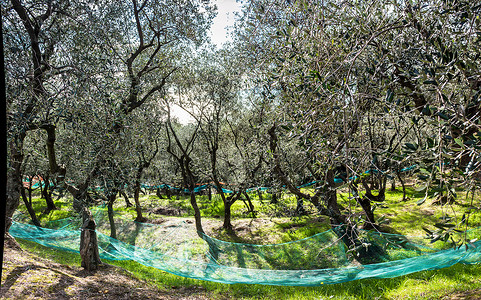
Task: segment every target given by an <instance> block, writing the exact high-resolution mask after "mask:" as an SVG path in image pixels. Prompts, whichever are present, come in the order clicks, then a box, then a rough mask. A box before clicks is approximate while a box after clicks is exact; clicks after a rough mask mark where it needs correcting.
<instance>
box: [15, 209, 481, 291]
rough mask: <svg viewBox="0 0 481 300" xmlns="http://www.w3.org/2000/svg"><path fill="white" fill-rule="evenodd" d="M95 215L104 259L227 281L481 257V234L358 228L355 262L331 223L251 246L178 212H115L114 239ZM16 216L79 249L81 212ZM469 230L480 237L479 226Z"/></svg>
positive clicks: (279, 279) (56, 242)
mask: <svg viewBox="0 0 481 300" xmlns="http://www.w3.org/2000/svg"><path fill="white" fill-rule="evenodd" d="M94 217H95V220H96V223H97V224H98V226H97V233H98V243H99V251H100V257H101V258H102V259H107V260H132V261H136V262H138V263H140V264H143V265H146V266H150V267H154V268H157V269H160V270H163V271H166V272H169V273H172V274H175V275H179V276H183V277H188V278H194V279H201V280H209V281H216V282H222V283H229V284H230V283H248V284H266V285H286V286H318V285H322V284H333V283H340V282H346V281H352V280H358V279H363V278H390V277H397V276H401V275H406V274H410V273H413V272H418V271H423V270H434V269H441V268H445V267H449V266H452V265H454V264H456V263H464V264H474V263H479V262H481V241H477V242H474V243H471V244H469V246H468V247H464V246H463V247H453V246H451V245H449V244H448V243H444V242H442V241H437V242H436V243H433V244H429V241H426V239H424V238H422V237H406V236H403V235H397V234H386V233H379V232H372V231H361V232H360V237H359V238H360V240H361V241H362V243H363V244H362V247H368V248H369V249H370V257H369V259H368V260H365V259H364V260H363V261H362V263H360V262H359V260H358V259H356V255H355V253H356V252H355V251H354V252H353V251H350V250H349V249H347V248H346V246H345V245H344V243H343V242H342V240H341V239H340V238H339V235H338V234H336V233H335V232H334V231H333V230H328V231H325V232H322V233H319V234H316V235H314V236H311V237H308V238H305V239H301V240H298V241H293V242H289V243H282V244H273V245H254V244H242V243H232V242H225V241H221V240H218V239H215V238H212V237H209V236H207V235H203V234H198V233H197V232H196V230H195V226H194V225H193V224H192V223H190V222H188V221H183V220H179V219H168V220H165V221H164V222H163V223H162V224H149V223H138V222H134V221H131V220H128V219H125V218H123V217H122V216H120V215H117V216H116V219H115V226H116V231H117V239H113V238H111V237H109V236H108V233H109V232H110V225H109V222H108V217H107V210H106V209H105V208H97V209H95V210H94ZM16 220H17V221H16V222H14V223H13V225H12V227H11V229H10V234H11V235H13V236H14V237H15V238H21V239H26V240H30V241H33V242H36V243H39V244H42V245H44V246H47V247H51V248H56V249H60V250H67V251H72V252H78V251H79V244H80V227H81V220H80V219H75V218H68V219H62V220H58V221H54V222H50V223H49V224H47V226H46V227H47V228H40V227H36V226H33V225H28V224H25V223H21V221H22V215H17V217H16ZM24 220H26V217H25V219H24ZM467 235H468V236H467V238H468V239H475V238H478V237H479V236H480V235H481V228H477V229H472V230H470V231H468V232H467Z"/></svg>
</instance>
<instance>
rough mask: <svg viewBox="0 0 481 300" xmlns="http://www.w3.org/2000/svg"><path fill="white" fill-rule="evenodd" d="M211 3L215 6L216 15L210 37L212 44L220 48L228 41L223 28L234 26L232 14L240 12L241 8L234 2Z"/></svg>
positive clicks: (228, 0) (233, 0) (231, 0)
mask: <svg viewBox="0 0 481 300" xmlns="http://www.w3.org/2000/svg"><path fill="white" fill-rule="evenodd" d="M213 3H215V4H216V5H217V9H218V13H217V16H216V17H215V19H214V22H213V24H212V28H211V30H210V36H211V38H212V42H213V43H214V44H215V45H217V47H218V48H220V47H221V46H222V44H223V43H225V42H226V41H228V39H229V38H228V36H227V29H226V28H225V27H227V26H233V25H234V20H235V15H234V12H238V11H240V9H241V7H240V3H238V2H236V0H213Z"/></svg>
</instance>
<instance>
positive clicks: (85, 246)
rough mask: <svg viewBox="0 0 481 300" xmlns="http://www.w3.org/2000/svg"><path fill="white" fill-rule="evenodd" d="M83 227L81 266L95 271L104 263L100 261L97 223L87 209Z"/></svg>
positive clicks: (84, 212)
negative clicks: (96, 230)
mask: <svg viewBox="0 0 481 300" xmlns="http://www.w3.org/2000/svg"><path fill="white" fill-rule="evenodd" d="M83 221H84V223H83V225H82V232H81V234H80V257H81V259H82V264H81V266H82V267H83V268H84V269H86V270H87V271H94V270H97V269H98V266H99V265H100V264H101V263H102V262H101V261H100V255H99V246H98V243H97V233H96V232H95V227H96V224H95V221H94V220H93V218H92V214H91V213H90V211H89V210H88V209H87V208H84V211H83Z"/></svg>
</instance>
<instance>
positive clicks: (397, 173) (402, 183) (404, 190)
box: [396, 172, 406, 201]
mask: <svg viewBox="0 0 481 300" xmlns="http://www.w3.org/2000/svg"><path fill="white" fill-rule="evenodd" d="M396 175H397V178H398V179H399V182H400V183H401V186H402V188H403V199H402V201H406V185H405V184H404V180H403V178H402V177H401V173H400V172H396Z"/></svg>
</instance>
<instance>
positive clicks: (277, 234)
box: [20, 189, 481, 299]
mask: <svg viewBox="0 0 481 300" xmlns="http://www.w3.org/2000/svg"><path fill="white" fill-rule="evenodd" d="M339 197H340V199H341V203H342V204H343V206H344V207H345V208H348V207H349V200H348V195H346V194H343V193H340V194H339ZM422 197H424V195H423V194H420V193H416V191H415V190H414V189H408V200H407V201H401V199H402V193H400V192H399V191H393V192H391V191H388V193H387V197H386V201H385V202H383V203H380V204H378V205H377V206H376V210H375V214H376V217H377V218H384V219H385V220H386V223H385V224H384V225H383V229H386V230H387V231H389V232H393V233H401V234H405V235H423V234H424V231H423V229H422V227H423V226H425V227H429V228H431V227H433V224H435V223H436V222H438V221H439V220H440V218H443V217H445V216H446V215H449V216H451V217H455V218H457V219H458V220H460V218H461V216H462V215H463V214H464V213H467V212H471V210H469V208H470V207H469V205H466V203H463V202H464V201H461V200H460V201H459V202H458V203H455V204H452V205H445V206H433V205H431V200H428V201H426V202H425V203H424V204H422V205H417V204H416V203H417V202H418V201H419V200H420V199H422ZM206 198H207V197H206V196H203V197H201V198H199V203H200V206H201V209H202V211H203V215H204V218H205V219H209V218H211V219H212V220H218V216H221V215H222V214H223V207H222V203H221V201H220V199H216V198H214V201H212V202H210V203H209V202H208V201H207V199H206ZM461 199H462V198H461ZM252 200H253V203H254V205H255V206H256V210H257V211H258V212H257V217H260V218H269V219H270V220H271V221H272V222H271V223H270V224H269V226H261V227H259V228H257V229H256V230H254V231H253V232H252V233H251V235H252V236H253V237H255V238H252V239H251V241H254V242H257V243H258V242H259V241H262V240H268V241H275V242H286V241H292V240H297V239H301V238H305V237H308V236H311V235H313V234H316V233H318V232H322V231H324V230H326V229H328V228H329V225H328V222H327V220H326V219H325V218H324V219H323V218H319V217H317V216H305V217H294V216H282V214H279V212H280V211H281V212H282V211H283V212H288V213H289V212H290V211H292V209H293V208H294V207H295V201H294V199H293V198H292V197H288V196H284V197H283V198H282V199H281V203H280V205H272V204H268V201H269V200H268V199H267V200H264V201H263V203H262V202H261V201H260V200H259V199H258V198H257V196H253V197H252ZM68 202H69V200H68V199H63V200H61V201H60V202H58V204H57V206H58V207H59V208H60V210H57V211H53V212H51V213H49V214H39V219H40V221H41V222H42V224H45V223H46V222H48V221H52V220H56V219H59V218H63V217H67V216H70V215H72V214H73V213H72V211H71V210H70V205H69V203H68ZM142 203H143V205H144V207H145V209H146V211H147V210H149V209H151V208H154V207H158V206H169V207H176V208H179V209H182V211H184V216H188V215H189V214H190V213H191V211H190V206H189V204H188V199H185V198H180V199H178V200H177V199H176V200H173V201H167V200H166V199H163V200H160V199H158V198H157V197H156V196H153V195H148V196H144V197H143V198H142ZM478 203H479V200H478ZM351 205H352V203H351ZM43 206H44V203H43V200H41V199H38V198H35V199H34V208H35V209H36V211H38V212H41V211H42V210H43V209H44V207H43ZM124 206H125V205H124V202H123V199H119V200H118V201H117V204H116V209H117V211H118V212H120V213H122V214H124V215H126V216H129V217H133V216H134V215H135V212H134V210H133V208H125V207H124ZM307 206H308V207H307V208H308V209H309V210H311V211H313V210H312V207H309V205H307ZM279 207H280V208H279ZM20 210H24V208H23V207H20ZM246 210H247V209H246V207H245V206H244V204H243V203H242V202H241V201H238V202H237V203H236V204H235V205H234V206H233V218H234V219H239V218H244V219H245V218H246V217H248V216H246V214H245V211H246ZM352 211H353V213H358V212H359V209H358V208H353V210H352ZM148 217H149V218H154V217H158V216H156V215H154V214H149V215H148ZM469 223H470V226H471V227H477V226H481V214H480V213H479V211H478V212H472V213H470V215H469ZM213 234H216V236H217V237H219V238H223V239H226V240H228V239H231V240H233V239H234V238H233V237H232V236H229V235H227V234H226V233H225V232H223V231H222V230H218V231H214V232H213ZM252 236H251V237H252ZM237 238H239V237H237ZM241 238H242V242H249V239H250V237H249V236H243V237H241ZM21 244H22V246H23V247H24V248H26V249H28V250H29V251H32V252H34V253H36V254H38V255H39V256H41V257H46V258H50V259H52V260H54V261H56V262H58V263H61V264H66V265H77V266H78V265H80V259H79V257H78V255H77V254H74V253H68V252H61V251H58V250H53V249H49V248H46V247H43V246H40V245H37V244H35V243H32V242H27V241H21ZM108 263H110V264H114V265H117V266H119V267H122V268H125V269H127V270H129V271H130V272H131V273H132V274H133V276H135V277H136V278H139V279H143V280H148V281H149V282H153V283H155V284H156V285H157V286H158V287H160V288H161V289H171V288H175V287H186V286H201V287H203V289H205V290H207V291H208V294H209V296H210V297H211V298H216V299H217V298H235V299H238V298H241V299H272V298H279V299H442V298H443V297H445V298H446V299H450V298H451V297H454V296H457V295H461V297H463V295H464V296H466V295H467V294H465V293H466V291H475V292H474V293H475V294H474V295H475V296H476V295H477V296H478V297H479V298H481V292H480V293H479V294H476V293H478V292H476V290H481V264H479V263H478V264H475V265H461V264H457V265H454V266H452V267H449V268H444V269H441V270H436V271H423V272H417V273H413V274H409V275H405V276H400V277H396V278H390V279H366V280H357V281H352V282H347V283H340V284H334V285H326V286H320V287H280V286H262V285H245V284H233V285H227V284H220V283H215V282H205V281H199V280H193V279H187V278H182V277H179V276H175V275H171V274H168V273H166V272H163V271H160V270H157V269H154V268H151V267H146V266H143V265H140V264H138V263H136V262H132V261H115V262H114V261H108ZM459 299H463V298H459ZM473 299H476V298H473Z"/></svg>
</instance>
